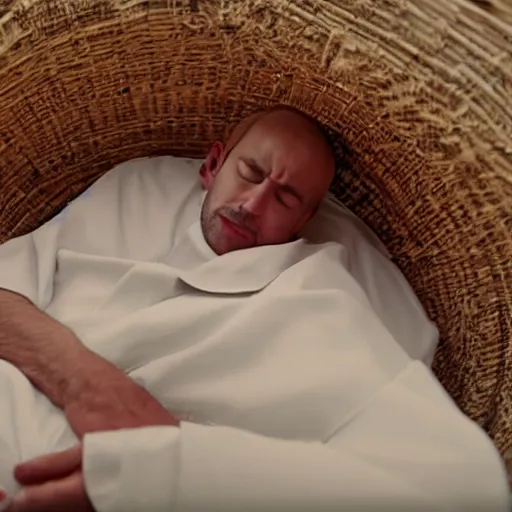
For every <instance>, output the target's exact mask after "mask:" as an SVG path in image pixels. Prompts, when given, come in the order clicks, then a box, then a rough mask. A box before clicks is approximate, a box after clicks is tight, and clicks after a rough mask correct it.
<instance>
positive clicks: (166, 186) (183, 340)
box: [0, 158, 508, 512]
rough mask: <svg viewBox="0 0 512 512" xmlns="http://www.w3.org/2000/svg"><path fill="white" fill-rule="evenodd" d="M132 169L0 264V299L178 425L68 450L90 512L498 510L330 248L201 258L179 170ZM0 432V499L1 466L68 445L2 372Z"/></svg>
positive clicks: (456, 421) (450, 407) (461, 429)
mask: <svg viewBox="0 0 512 512" xmlns="http://www.w3.org/2000/svg"><path fill="white" fill-rule="evenodd" d="M152 166H153V168H152V169H151V172H150V170H147V171H146V172H140V165H139V163H138V162H137V161H132V162H128V163H126V164H123V165H122V166H119V167H118V168H117V169H116V170H115V171H112V172H111V173H108V174H107V175H106V176H104V177H103V178H101V179H100V180H99V181H98V182H97V183H96V184H95V185H94V186H93V187H92V188H91V189H90V190H89V191H88V192H87V193H85V194H84V195H83V196H81V198H80V199H78V200H77V201H74V202H73V203H72V204H71V205H70V206H69V207H68V208H66V209H65V210H64V211H63V212H62V213H61V214H60V215H59V216H57V217H56V218H55V219H53V220H52V221H51V222H49V223H47V224H46V225H45V226H43V227H42V228H40V229H39V230H37V231H35V232H34V233H32V234H30V235H27V236H25V237H20V238H18V239H15V240H12V241H10V242H8V243H7V244H4V245H3V246H2V247H0V265H1V273H0V287H3V288H6V289H10V290H13V291H17V292H18V293H21V294H22V295H25V296H27V297H28V298H30V299H31V300H32V301H33V302H34V303H35V304H37V305H38V306H39V307H40V308H41V309H43V310H45V311H46V312H47V313H48V314H49V315H51V316H53V317H54V318H56V319H58V320H59V321H61V322H62V323H64V324H65V325H67V326H69V327H70V328H71V329H73V330H74V332H76V334H77V335H78V337H79V338H80V339H81V340H82V342H83V343H84V344H85V345H86V346H88V347H89V348H90V349H92V350H94V351H95V352H96V353H98V354H99V355H101V356H102V357H104V358H106V359H108V360H109V361H111V362H113V363H114V364H115V365H116V366H118V367H119V368H121V369H122V370H123V371H125V372H126V373H127V374H128V375H129V376H130V377H131V378H133V379H134V380H135V381H136V382H138V383H139V384H140V385H142V386H143V387H145V388H146V389H148V390H149V391H150V392H151V393H152V394H153V395H154V396H155V397H156V398H157V399H158V400H159V401H160V402H161V403H162V404H164V406H165V407H166V408H168V409H169V410H170V411H171V412H173V413H175V414H176V415H177V416H178V417H180V418H184V419H185V421H182V423H181V426H180V427H179V428H176V427H148V428H140V429H126V430H121V431H115V432H102V433H94V434H89V435H87V436H86V437H85V441H84V475H85V481H86V487H87V491H88V494H89V496H90V498H91V500H92V502H93V504H94V506H95V508H96V509H97V511H98V512H130V511H134V512H135V511H144V512H152V511H154V512H157V511H158V512H161V511H176V512H207V511H219V512H221V511H222V512H228V511H231V510H233V511H237V512H241V511H244V512H246V511H254V512H261V511H263V510H271V511H276V512H277V511H282V510H283V511H285V510H286V511H288V510H290V511H291V510H293V511H294V512H299V511H305V512H306V511H307V512H311V511H315V512H324V511H339V510H354V511H357V510H364V511H369V510H393V511H399V510H418V509H419V510H429V511H430V510H436V511H437V510H439V511H440V510H460V511H464V512H469V511H472V510H475V511H476V510H487V511H504V510H507V506H508V496H507V482H506V477H505V470H504V465H503V463H502V461H501V459H500V457H499V455H498V453H497V451H496V449H495V448H494V446H493V444H492V442H491V441H490V439H489V438H488V437H487V436H486V434H485V433H484V432H483V431H482V430H481V429H480V428H479V427H478V426H477V425H476V424H475V423H473V422H472V421H470V420H469V419H468V418H466V417H465V416H464V415H463V414H462V413H461V412H460V411H459V410H458V409H457V407H456V406H455V404H454V403H453V401H452V400H451V399H450V397H449V396H448V395H447V393H446V392H445V391H444V390H443V388H442V387H441V386H440V384H439V383H438V382H437V380H436V379H435V377H434V376H433V374H432V373H431V371H430V369H429V368H428V366H427V365H426V364H425V363H424V362H423V361H421V357H420V356H419V355H418V356H417V357H416V356H415V355H414V354H412V352H413V349H411V348H410V347H411V345H410V343H409V345H408V347H409V348H407V349H406V348H404V344H403V343H400V342H399V341H397V339H396V338H397V336H400V333H401V332H402V331H401V330H400V328H398V329H394V328H393V327H386V323H387V320H386V319H385V318H382V317H380V318H379V316H378V315H377V314H376V312H375V311H376V310H375V307H374V306H373V304H372V300H370V298H369V296H368V294H367V293H366V292H365V289H364V286H363V285H362V284H361V283H359V282H358V281H357V280H356V278H355V277H354V275H353V273H351V272H350V262H349V258H348V252H347V248H346V247H344V246H343V245H340V244H337V243H325V244H312V243H309V242H307V241H305V240H303V239H301V240H298V241H296V242H293V243H290V244H285V245H282V246H274V247H259V248H253V249H250V250H245V251H238V252H234V253H229V254H226V255H224V256H221V257H217V256H215V255H214V254H213V252H212V251H211V250H210V248H209V247H208V245H207V244H206V242H205V241H204V238H203V236H202V233H201V229H200V226H199V223H198V221H197V218H198V212H199V209H200V205H201V201H202V193H201V190H200V187H199V184H198V181H197V179H196V178H195V177H192V176H193V174H192V173H194V172H195V171H196V165H195V164H194V163H193V162H184V161H179V162H178V161H176V162H175V161H173V160H172V159H168V158H167V159H166V158H162V159H155V160H153V164H152ZM171 168H172V169H171ZM396 307H397V308H400V304H397V305H396ZM388 321H389V319H388ZM427 323H428V321H427V320H426V319H425V325H427ZM393 331H395V332H396V333H398V334H396V335H395V334H394V332H393ZM391 332H393V335H392V334H391ZM432 332H433V331H428V329H427V330H426V331H425V333H426V334H424V335H425V336H426V337H427V338H428V337H429V336H432ZM409 336H410V333H409ZM418 336H420V337H421V336H423V334H421V333H418ZM421 350H422V353H424V354H425V356H426V357H427V355H426V353H425V351H424V348H422V349H421ZM0 417H2V422H1V424H0V454H1V455H0V484H3V485H4V486H5V487H7V488H8V490H9V491H10V492H14V491H15V490H16V486H15V483H14V482H13V481H12V477H11V476H9V473H10V471H11V469H12V465H13V464H14V463H16V462H18V461H20V460H24V459H27V458H30V457H33V456H36V455H39V454H42V453H48V452H52V451H56V450H60V449H65V448H67V447H69V446H71V445H73V443H74V442H75V441H76V439H75V437H74V435H73V433H72V432H71V430H70V429H69V426H68V425H67V422H66V420H65V417H64V416H63V414H62V412H61V411H59V410H58V409H56V408H55V407H54V406H53V405H52V404H51V403H50V402H49V401H48V400H47V399H46V398H45V397H44V396H42V395H41V394H40V393H39V392H38V391H36V390H34V388H33V387H32V386H31V385H30V383H29V382H28V381H27V379H26V378H25V377H24V376H23V375H22V374H21V373H20V372H19V371H18V370H17V369H15V368H14V367H13V366H12V365H10V364H8V363H6V362H5V361H0ZM2 478H3V481H2Z"/></svg>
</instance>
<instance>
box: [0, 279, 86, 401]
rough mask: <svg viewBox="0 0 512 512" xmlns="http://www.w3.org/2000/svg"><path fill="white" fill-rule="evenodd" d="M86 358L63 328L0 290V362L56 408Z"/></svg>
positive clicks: (37, 310)
mask: <svg viewBox="0 0 512 512" xmlns="http://www.w3.org/2000/svg"><path fill="white" fill-rule="evenodd" d="M90 355H91V353H90V352H89V351H88V350H87V349H86V348H85V347H84V346H83V345H82V343H81V342H80V340H79V339H78V338H77V337H76V336H75V334H74V333H73V332H72V331H71V330H69V329H68V328H67V327H65V326H64V325H62V324H60V323H59V322H57V321H56V320H54V319H53V318H51V317H49V316H48V315H47V314H46V313H44V312H42V311H41V310H39V309H38V308H37V307H36V306H35V305H34V304H32V303H31V302H30V301H29V300H28V299H26V298H24V297H22V296H20V295H18V294H16V293H12V292H9V291H7V290H2V289H0V359H4V360H6V361H8V362H9V363H11V364H13V365H14V366H16V367H17V368H18V369H19V370H20V371H21V372H22V373H24V374H25V375H26V377H27V378H28V379H29V380H30V381H31V382H32V383H33V384H34V386H35V387H37V388H38V389H39V390H40V391H41V392H42V393H43V394H45V395H46V396H47V397H48V398H49V399H50V400H51V401H52V402H54V403H55V404H56V405H57V406H59V407H62V405H63V401H64V396H65V393H66V391H67V388H68V387H69V384H70V379H72V378H73V375H74V374H76V372H77V371H78V370H79V368H80V366H81V361H82V362H83V359H84V358H87V357H90Z"/></svg>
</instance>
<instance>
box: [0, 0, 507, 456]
mask: <svg viewBox="0 0 512 512" xmlns="http://www.w3.org/2000/svg"><path fill="white" fill-rule="evenodd" d="M511 20H512V16H511V9H510V5H509V4H508V0H501V2H496V3H494V2H491V1H483V0H481V1H479V2H474V3H471V2H469V0H450V1H449V2H445V1H439V0H414V1H407V0H386V1H383V0H373V1H372V0H357V1H356V0H287V1H286V2H285V1H277V0H204V1H202V0H151V1H148V0H146V1H143V0H73V1H71V0H2V1H0V191H1V193H0V241H5V240H6V239H8V238H9V237H13V236H16V235H21V234H23V233H26V232H27V231H29V230H32V229H34V228H35V227H37V226H38V225H40V224H41V223H42V222H44V221H45V220H47V219H49V218H50V217H51V216H52V215H54V214H55V213H56V212H57V211H58V210H59V209H60V208H62V207H63V206H64V205H65V204H66V202H67V201H69V200H70V199H71V198H72V197H74V196H75V195H76V194H78V193H79V192H81V191H82V190H83V189H84V188H85V187H87V186H88V185H90V184H91V183H92V181H93V180H95V179H97V178H98V177H99V176H100V174H101V173H103V172H104V171H106V170H107V169H109V168H111V167H112V166H113V165H114V164H116V163H118V162H120V161H123V160H127V159H130V158H133V157H137V156H142V155H155V154H162V153H171V154H175V155H181V156H183V155H189V156H198V157H199V156H203V155H204V154H205V152H206V150H207V149H208V146H209V144H210V142H211V141H213V140H214V139H215V138H222V137H223V136H225V135H226V133H227V131H228V129H229V128H230V127H231V126H232V125H233V123H235V122H236V121H238V120H239V119H240V118H242V117H243V116H245V115H247V114H249V113H250V112H253V111H255V110H259V109H261V108H265V107H269V106H271V105H274V104H277V103H286V104H289V105H293V106H296V107H298V108H300V109H302V110H304V111H305V112H307V113H309V114H311V115H313V116H315V117H316V118H318V119H319V120H321V121H322V122H323V123H325V125H326V126H327V127H329V128H331V129H332V131H333V132H334V133H337V134H338V136H337V146H338V149H339V152H340V154H339V169H338V174H337V178H336V182H335V184H334V187H333V190H334V192H335V193H336V194H337V196H338V197H339V198H340V199H341V200H343V201H344V202H345V203H346V204H347V205H348V206H349V207H350V208H352V210H353V211H354V212H355V213H357V214H358V215H359V216H361V217H362V218H363V219H364V220H365V221H366V222H367V223H368V224H369V225H370V226H371V227H372V228H373V229H374V230H375V231H376V232H377V233H378V234H379V235H380V236H381V238H382V239H383V240H384V242H385V243H386V244H387V246H388V248H389V250H390V251H391V253H392V254H393V256H394V258H395V261H396V262H397V264H398V265H399V266H400V268H401V269H402V270H403V272H404V273H405V275H406V276H407V278H408V279H409V281H410V283H411V284H412V286H413V287H414V289H415V290H416V292H417V294H418V296H419V297H420V299H421V301H422V302H423V304H424V306H425V307H426V309H427V310H428V312H429V314H430V315H431V317H432V318H433V319H434V320H435V321H436V322H437V324H438V326H439V328H440V332H441V344H440V347H439V350H438V352H437V355H436V360H435V372H436V374H437V375H438V377H439V378H440V380H441V382H442V383H443V385H444V386H445V387H446V388H447V389H448V391H449V392H450V393H451V395H452V396H453V397H454V399H455V400H456V402H457V403H458V405H459V406H460V407H461V409H462V410H463V411H464V412H465V413H467V414H468V415H469V416H470V417H471V418H473V419H475V420H476V421H478V422H479V423H480V425H482V426H483V427H484V428H485V429H486V430H487V431H488V432H489V433H490V435H491V436H492V437H493V439H494V440H495V443H496V445H497V446H498V448H499V449H500V451H501V453H502V454H503V455H504V456H505V458H506V459H511V460H512V453H510V452H511V451H512V417H511V414H512V410H511V407H512V371H511V370H512V357H511V356H512V346H511V336H512V334H511V333H512V319H511V311H512V236H511V232H512V101H511V99H510V98H511V96H512V57H511V55H512V25H511ZM507 450H508V451H507Z"/></svg>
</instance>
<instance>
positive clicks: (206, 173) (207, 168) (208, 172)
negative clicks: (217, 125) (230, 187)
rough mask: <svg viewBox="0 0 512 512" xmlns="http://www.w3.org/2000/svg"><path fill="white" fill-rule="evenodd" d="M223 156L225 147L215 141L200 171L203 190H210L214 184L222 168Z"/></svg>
mask: <svg viewBox="0 0 512 512" xmlns="http://www.w3.org/2000/svg"><path fill="white" fill-rule="evenodd" d="M223 154H224V146H223V145H222V143H221V142H219V141H215V142H214V143H213V145H212V147H211V149H210V152H209V153H208V155H207V156H206V158H205V160H204V162H203V164H202V165H201V168H200V169H199V175H200V177H201V185H202V186H203V189H205V190H210V188H211V187H212V185H213V182H214V181H215V178H216V176H217V174H218V173H219V171H220V168H221V167H222V163H223Z"/></svg>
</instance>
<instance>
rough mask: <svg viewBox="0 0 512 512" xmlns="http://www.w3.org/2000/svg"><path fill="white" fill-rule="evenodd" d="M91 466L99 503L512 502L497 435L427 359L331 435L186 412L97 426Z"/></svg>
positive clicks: (86, 462)
mask: <svg viewBox="0 0 512 512" xmlns="http://www.w3.org/2000/svg"><path fill="white" fill-rule="evenodd" d="M305 414H307V411H305ZM82 467H83V471H84V477H85V485H86V488H87V493H88V496H89V498H90V499H91V501H92V503H93V505H94V508H95V510H97V512H120V511H123V512H130V511H133V512H135V511H137V510H145V511H148V512H150V511H155V512H156V511H160V510H189V511H205V510H212V511H217V510H218V511H224V512H227V511H231V510H232V511H240V510H243V511H244V512H251V511H254V512H257V511H261V510H273V511H281V510H283V511H288V510H293V511H295V512H301V511H304V512H310V511H312V510H315V511H318V512H336V511H339V510H343V509H346V510H365V511H382V510H384V511H387V510H389V511H391V510H392V511H394V512H401V511H404V512H405V511H410V510H425V511H427V510H428V511H446V510H451V511H460V512H472V511H475V512H476V511H480V510H486V511H489V512H508V510H509V509H508V486H507V480H506V477H505V470H504V465H503V463H502V461H501V460H500V457H499V455H498V453H497V451H496V449H495V448H494V446H493V445H492V442H491V441H490V439H489V438H488V437H487V436H486V435H485V434H484V432H483V431H482V430H481V429H480V428H479V427H478V426H477V425H476V424H474V423H473V422H471V421H470V420H469V419H468V418H466V417H465V416H464V415H463V414H462V413H461V412H460V411H459V410H457V408H456V407H455V405H454V404H453V402H452V401H451V399H450V398H449V396H448V395H447V394H446V392H445V391H444V390H443V389H442V387H441V386H440V384H439V383H438V382H437V381H436V380H435V378H434V377H433V375H432V374H431V372H430V370H429V369H428V368H426V367H425V366H424V365H423V364H422V363H419V362H411V363H410V364H409V365H408V367H407V368H406V369H405V370H404V371H403V372H401V374H400V375H398V376H397V377H396V378H395V379H394V380H393V381H391V382H390V383H389V384H388V385H386V386H384V387H383V388H382V389H381V390H380V391H379V392H378V393H377V395H376V396H374V397H373V398H372V399H371V400H370V401H369V402H368V403H366V404H361V410H360V411H359V412H358V413H357V414H356V415H355V416H354V417H353V418H351V419H349V420H348V421H347V422H346V423H345V424H344V425H340V427H339V429H338V430H337V431H336V432H334V433H333V434H332V435H331V436H330V438H328V439H326V440H325V441H324V442H323V443H321V442H306V441H302V440H283V439H277V438H270V437H266V436H263V435H260V434H255V433H251V432H247V431H244V430H240V429H237V428H230V427H222V426H203V425H195V424H191V423H182V425H181V428H180V429H174V428H172V427H150V428H142V429H130V430H123V431H119V432H100V433H93V434H88V435H87V436H85V440H84V455H83V466H82ZM56 503H58V501H56Z"/></svg>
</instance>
